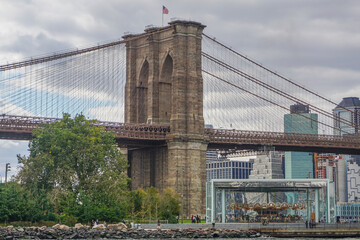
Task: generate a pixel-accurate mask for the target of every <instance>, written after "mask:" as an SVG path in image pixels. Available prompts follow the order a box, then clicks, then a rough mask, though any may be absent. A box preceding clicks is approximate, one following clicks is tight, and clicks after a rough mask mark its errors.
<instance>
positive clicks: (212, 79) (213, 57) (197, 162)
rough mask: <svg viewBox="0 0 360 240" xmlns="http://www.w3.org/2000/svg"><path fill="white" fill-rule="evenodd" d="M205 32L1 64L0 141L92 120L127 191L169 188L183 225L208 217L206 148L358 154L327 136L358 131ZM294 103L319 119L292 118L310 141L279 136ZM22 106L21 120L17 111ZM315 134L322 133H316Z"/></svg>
mask: <svg viewBox="0 0 360 240" xmlns="http://www.w3.org/2000/svg"><path fill="white" fill-rule="evenodd" d="M204 28H205V26H204V25H202V24H201V23H198V22H193V21H179V20H176V21H172V22H170V23H169V25H168V26H165V27H158V28H157V27H152V28H148V29H146V30H145V32H144V33H142V34H128V35H125V36H123V40H121V41H116V42H111V43H107V44H103V45H97V46H94V47H90V48H86V49H81V50H75V51H69V52H63V53H59V54H52V55H49V56H45V57H40V58H35V59H31V60H27V61H23V62H17V63H11V64H6V65H1V66H0V100H1V101H2V102H1V103H3V104H2V105H0V111H1V114H2V115H0V139H18V140H26V139H27V140H28V139H31V132H32V131H33V129H35V128H36V127H37V126H39V124H41V123H51V122H54V121H59V118H58V117H59V116H60V115H61V114H62V112H68V113H70V114H72V115H74V114H76V113H79V112H83V113H88V114H87V115H90V118H96V119H98V120H100V122H99V123H98V124H99V125H102V126H104V127H105V129H106V130H108V131H114V132H115V134H116V136H117V142H118V144H119V146H120V148H121V149H122V152H123V153H124V154H125V157H127V159H128V161H129V165H130V168H129V170H128V174H129V176H130V177H131V179H132V181H131V187H132V188H133V189H136V188H139V187H143V188H146V187H150V186H154V187H157V188H159V189H160V190H162V189H164V188H166V187H171V188H173V189H175V190H176V191H177V192H178V193H179V194H180V195H181V197H182V208H181V209H182V217H189V216H191V215H201V216H204V215H205V182H206V151H207V149H217V150H220V151H222V153H223V154H231V153H232V152H234V153H235V154H236V152H237V153H243V149H247V150H249V149H251V150H254V151H258V150H262V149H263V147H264V146H269V148H270V149H273V148H275V149H276V150H280V151H302V152H318V153H339V154H340V153H344V154H345V153H347V154H359V155H360V138H359V136H357V135H355V134H351V132H347V133H346V134H347V135H346V136H340V135H332V134H333V133H334V132H336V131H338V127H337V126H340V125H341V126H343V125H346V126H348V128H347V129H358V125H359V123H354V122H351V121H348V120H343V119H339V118H337V117H335V116H334V115H333V114H332V113H331V112H327V111H325V110H324V109H325V106H326V109H331V107H332V108H334V107H336V108H342V106H338V105H337V104H336V103H334V102H331V101H330V100H327V99H326V98H324V97H322V96H320V95H318V94H316V93H314V92H311V91H310V90H307V89H305V88H304V87H301V86H299V85H298V84H296V83H294V82H292V81H290V80H288V79H286V78H284V77H282V76H280V75H279V74H277V73H275V72H273V71H271V70H269V69H267V68H265V67H263V66H262V65H259V64H258V63H256V62H254V61H252V60H250V59H248V58H247V57H245V56H243V55H241V54H239V53H238V52H235V51H234V50H232V49H231V48H228V47H226V46H225V45H223V44H221V43H219V42H217V41H216V40H215V39H213V38H210V37H209V36H207V35H205V34H204V33H203V30H204ZM204 48H206V49H205V50H204ZM219 53H220V54H219ZM17 71H19V72H17ZM125 72H126V76H125ZM280 81H282V84H280V85H279V86H277V85H275V83H277V82H280ZM284 86H286V87H288V86H290V90H289V89H287V88H286V87H284ZM74 89H76V90H74ZM290 93H291V94H290ZM298 93H299V94H298ZM208 96H210V97H208ZM212 96H214V97H212ZM71 97H72V98H71ZM313 99H315V100H321V101H322V102H321V103H319V104H317V103H315V104H314V103H312V102H311V101H310V100H313ZM103 102H110V103H111V106H109V109H110V111H109V115H111V114H112V112H114V111H119V109H121V111H123V109H124V111H123V112H122V113H121V114H120V115H116V117H115V118H112V119H111V120H109V119H107V118H106V119H103V117H104V116H105V117H106V114H103V112H96V111H95V110H96V109H100V110H104V108H103V106H104V103H103ZM117 103H119V104H117ZM120 103H121V104H120ZM209 103H210V104H209ZM222 103H225V104H224V105H221V104H222ZM294 103H295V104H300V105H303V106H306V107H308V108H309V110H311V111H312V113H316V114H318V117H311V118H309V117H307V116H308V115H309V114H308V115H306V114H302V113H299V114H298V118H296V119H303V120H304V119H305V120H304V121H302V122H306V123H308V124H311V126H313V127H314V126H316V129H315V128H313V129H315V130H316V131H315V132H316V134H309V133H305V132H302V131H294V132H284V115H285V114H288V113H289V112H290V111H291V109H290V108H289V106H290V105H291V104H294ZM226 104H227V105H226ZM246 105H247V106H246ZM19 106H21V107H22V109H23V110H24V111H22V112H21V113H19V112H18V111H15V110H19ZM319 106H322V107H319ZM212 108H214V109H215V110H216V111H212ZM227 108H229V109H230V110H229V111H227V112H225V110H224V109H227ZM89 109H90V110H91V111H90V110H89ZM236 109H240V110H239V111H238V110H236ZM255 109H260V110H261V111H260V114H257V113H255ZM349 111H350V110H349ZM209 112H210V113H211V114H214V115H220V118H219V119H216V118H215V117H214V116H211V114H209ZM350 112H351V111H350ZM53 113H54V114H53ZM204 113H206V114H204ZM264 113H272V114H273V116H267V115H265V114H264ZM247 114H249V117H246V115H247ZM351 114H352V115H354V119H360V116H357V114H356V113H354V112H351ZM234 115H236V116H237V117H238V118H233V116H234ZM44 116H46V117H44ZM122 118H123V119H122ZM204 119H206V121H207V122H211V123H214V122H221V124H223V126H226V125H227V123H225V121H226V119H230V120H231V119H232V120H231V121H232V122H231V123H232V124H234V125H235V126H234V128H235V129H219V128H218V127H219V126H217V128H204V124H205V121H204ZM294 119H295V118H294ZM222 121H224V123H223V122H222ZM262 122H264V123H262ZM299 122H301V121H299ZM252 123H255V124H254V126H252V125H251V124H252ZM334 123H335V124H334ZM232 124H229V125H230V126H231V127H230V128H233V127H232ZM301 127H303V126H299V128H301ZM318 127H319V129H317V128H318ZM320 128H321V130H322V131H323V133H326V134H317V133H318V132H319V131H320ZM239 129H242V130H239ZM254 130H255V131H254ZM300 130H301V129H300ZM349 133H350V134H349Z"/></svg>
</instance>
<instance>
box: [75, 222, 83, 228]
mask: <svg viewBox="0 0 360 240" xmlns="http://www.w3.org/2000/svg"><path fill="white" fill-rule="evenodd" d="M83 227H84V225H82V224H81V223H76V224H75V227H74V228H76V229H79V228H83Z"/></svg>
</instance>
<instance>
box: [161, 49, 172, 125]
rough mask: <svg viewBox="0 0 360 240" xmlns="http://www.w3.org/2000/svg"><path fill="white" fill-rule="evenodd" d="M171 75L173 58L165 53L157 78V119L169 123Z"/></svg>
mask: <svg viewBox="0 0 360 240" xmlns="http://www.w3.org/2000/svg"><path fill="white" fill-rule="evenodd" d="M172 75H173V59H172V57H171V56H170V54H167V56H166V58H165V60H164V63H163V65H162V68H161V73H160V80H159V120H160V122H161V123H169V122H170V117H171V106H172V99H171V96H172Z"/></svg>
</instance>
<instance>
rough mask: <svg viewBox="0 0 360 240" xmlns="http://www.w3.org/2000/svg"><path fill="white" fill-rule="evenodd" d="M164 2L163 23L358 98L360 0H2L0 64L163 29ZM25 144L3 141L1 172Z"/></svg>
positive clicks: (333, 95)
mask: <svg viewBox="0 0 360 240" xmlns="http://www.w3.org/2000/svg"><path fill="white" fill-rule="evenodd" d="M162 5H165V6H166V7H167V8H168V9H169V14H168V15H165V22H168V21H170V18H181V19H185V20H195V21H199V22H201V23H203V24H205V25H207V27H206V29H205V33H206V34H208V35H211V36H215V37H216V39H218V40H220V41H221V42H223V43H225V44H227V45H229V46H231V47H232V48H233V49H236V50H238V51H240V52H241V53H244V54H246V55H247V56H249V57H251V58H252V59H255V60H257V61H259V62H260V63H262V64H263V65H265V66H267V67H269V68H270V69H273V70H276V71H277V72H279V73H282V74H283V75H285V76H287V77H289V78H291V79H293V80H295V81H296V82H299V83H301V84H302V85H305V86H307V87H309V88H310V89H312V90H315V91H317V92H319V93H321V94H322V95H324V96H326V97H328V98H330V99H332V100H334V101H336V102H339V101H340V100H341V98H342V97H347V96H357V97H358V96H359V95H360V67H359V64H360V54H359V53H360V1H359V0H342V1H340V0H316V1H314V0H291V1H290V0H271V1H269V0H221V1H220V0H200V1H194V0H191V1H190V0H182V1H175V0H161V1H160V0H152V1H150V0H106V1H105V0H71V1H70V0H51V1H49V0H0V63H1V64H3V63H6V62H13V61H15V60H21V59H23V58H25V57H31V56H37V55H41V54H45V53H50V52H54V51H59V50H64V49H71V48H74V47H82V46H88V45H91V44H95V43H98V42H103V41H108V40H115V39H120V38H121V36H123V34H124V32H132V33H139V32H142V31H143V30H144V28H145V26H147V25H150V24H153V25H157V26H160V25H161V19H162V15H161V12H162ZM26 148H27V143H26V142H15V141H0V175H1V176H3V175H4V166H5V163H6V162H11V163H12V165H13V166H15V164H16V157H15V156H16V154H17V153H22V154H24V153H25V152H26ZM13 168H15V167H13ZM14 172H15V171H13V173H14Z"/></svg>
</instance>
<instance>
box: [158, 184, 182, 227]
mask: <svg viewBox="0 0 360 240" xmlns="http://www.w3.org/2000/svg"><path fill="white" fill-rule="evenodd" d="M179 214H180V197H179V194H177V193H175V191H174V189H172V188H166V189H165V190H164V191H163V192H162V194H161V199H160V216H161V218H162V219H166V220H169V222H172V223H175V222H176V216H179Z"/></svg>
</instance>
